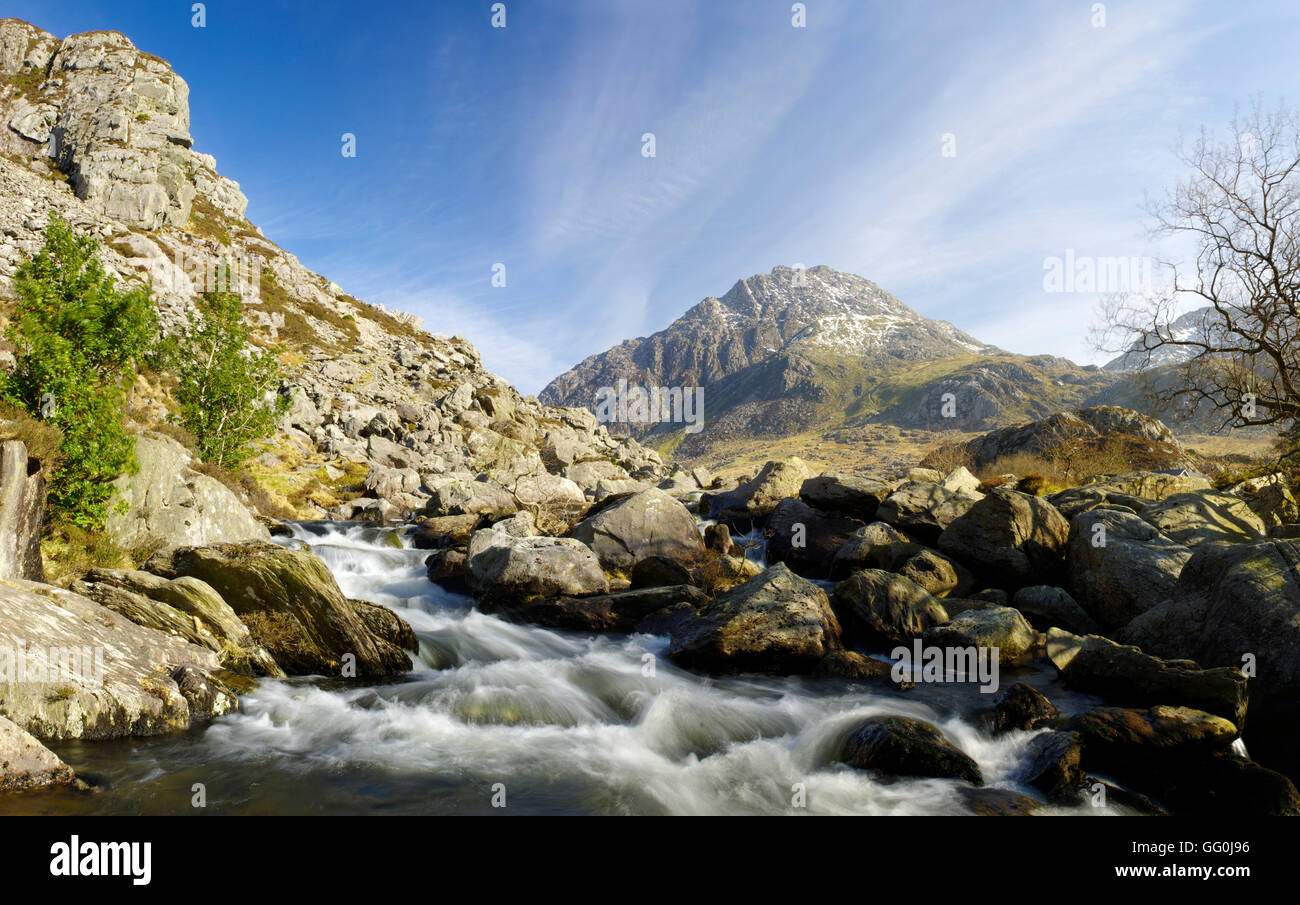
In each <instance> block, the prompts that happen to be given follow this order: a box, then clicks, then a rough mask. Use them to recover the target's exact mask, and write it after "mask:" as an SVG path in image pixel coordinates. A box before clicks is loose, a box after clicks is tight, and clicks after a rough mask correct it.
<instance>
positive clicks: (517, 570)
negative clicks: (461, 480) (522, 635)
mask: <svg viewBox="0 0 1300 905" xmlns="http://www.w3.org/2000/svg"><path fill="white" fill-rule="evenodd" d="M467 565H468V569H469V584H470V587H471V588H472V589H473V590H474V592H475V593H476V594H477V595H479V596H480V597H484V598H500V599H503V600H523V599H525V598H529V597H557V596H585V595H588V594H603V593H605V592H606V591H608V590H609V579H608V578H606V576H605V573H604V571H603V570H602V569H601V567H600V561H599V560H598V559H596V554H594V553H593V552H592V551H591V548H590V547H588V546H587V545H586V544H584V543H583V542H582V541H580V540H575V539H573V538H568V537H516V536H512V535H511V534H509V533H508V532H507V531H504V530H501V529H499V528H495V527H494V528H485V529H483V530H480V531H476V532H475V533H474V536H473V537H472V538H471V539H470V543H469V551H468V562H467Z"/></svg>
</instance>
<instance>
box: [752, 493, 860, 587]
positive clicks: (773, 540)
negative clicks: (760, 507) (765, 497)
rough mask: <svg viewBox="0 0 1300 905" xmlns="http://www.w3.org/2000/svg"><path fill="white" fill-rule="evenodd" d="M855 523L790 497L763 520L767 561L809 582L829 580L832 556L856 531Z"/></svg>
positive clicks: (850, 519)
mask: <svg viewBox="0 0 1300 905" xmlns="http://www.w3.org/2000/svg"><path fill="white" fill-rule="evenodd" d="M861 527H863V524H862V522H860V521H858V520H857V519H853V518H847V517H844V516H837V515H829V514H827V513H825V512H821V511H819V510H817V509H814V508H813V507H811V506H809V505H808V504H807V503H804V502H803V501H802V500H798V499H795V498H793V497H791V498H789V499H784V500H782V501H781V502H780V503H778V504H777V506H776V508H775V509H774V510H772V515H771V516H770V517H769V518H768V520H767V530H766V532H765V533H766V534H767V535H768V540H767V551H766V556H767V561H768V562H770V563H772V562H783V563H785V564H786V565H788V566H789V567H790V568H792V569H794V570H795V571H796V572H799V573H801V574H803V575H807V576H808V577H810V578H829V577H830V571H831V561H832V560H833V559H834V558H835V554H836V553H837V552H838V551H839V549H840V548H841V547H842V546H844V544H845V542H846V541H848V539H849V538H850V537H851V536H852V535H853V533H854V532H855V531H857V529H859V528H861Z"/></svg>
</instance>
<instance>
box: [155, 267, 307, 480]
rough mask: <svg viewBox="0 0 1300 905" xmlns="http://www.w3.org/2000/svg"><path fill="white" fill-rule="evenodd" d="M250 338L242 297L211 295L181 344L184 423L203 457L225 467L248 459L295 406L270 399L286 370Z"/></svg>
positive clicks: (179, 365) (179, 391) (179, 367)
mask: <svg viewBox="0 0 1300 905" xmlns="http://www.w3.org/2000/svg"><path fill="white" fill-rule="evenodd" d="M248 337H249V329H248V326H247V325H246V324H245V323H244V319H243V306H242V305H241V304H240V300H239V296H238V295H236V294H235V293H232V292H209V293H207V294H206V295H204V296H203V299H202V300H201V302H200V303H199V306H198V310H197V312H196V313H195V315H194V316H193V317H192V318H191V320H190V323H189V326H188V327H187V328H186V329H185V330H184V331H182V333H181V335H180V337H179V338H178V339H177V340H176V345H175V360H176V376H177V378H178V380H179V381H180V383H179V386H178V387H177V388H176V399H177V402H178V403H179V404H180V420H181V425H182V426H183V427H184V428H185V429H186V430H188V431H189V432H190V433H192V434H193V435H194V436H195V438H196V439H197V441H198V447H199V453H200V454H201V455H202V456H203V458H204V459H205V460H207V461H208V462H212V463H215V464H216V465H219V466H221V467H222V468H234V467H235V466H237V465H239V464H240V463H241V462H242V461H243V460H244V459H246V458H247V457H248V455H249V452H250V445H251V443H252V441H254V440H257V439H260V438H262V437H265V436H267V435H268V434H271V433H272V432H274V430H275V423H276V421H277V420H278V419H279V417H280V416H281V415H282V414H283V413H284V412H285V410H286V409H287V408H288V405H289V402H288V400H287V399H285V398H284V397H283V396H281V395H278V394H276V395H274V396H273V398H274V401H272V402H268V401H267V397H268V396H272V394H273V393H274V390H275V389H276V387H277V386H278V385H279V382H280V366H279V364H278V363H277V362H276V360H275V358H274V357H273V356H272V355H271V354H270V353H268V352H256V351H254V350H253V349H252V348H251V347H250V346H249V342H248Z"/></svg>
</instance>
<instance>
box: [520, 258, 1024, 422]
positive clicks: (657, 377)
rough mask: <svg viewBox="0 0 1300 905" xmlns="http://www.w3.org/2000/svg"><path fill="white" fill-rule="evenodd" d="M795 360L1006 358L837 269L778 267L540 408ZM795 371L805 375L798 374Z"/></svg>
mask: <svg viewBox="0 0 1300 905" xmlns="http://www.w3.org/2000/svg"><path fill="white" fill-rule="evenodd" d="M792 350H798V351H799V352H805V351H806V352H808V353H816V352H829V353H832V354H844V355H880V356H886V357H888V358H890V359H893V360H895V361H899V362H906V361H923V360H929V359H935V358H943V357H947V356H950V355H953V354H958V353H967V354H970V353H974V354H991V353H995V352H997V351H998V350H997V349H995V348H994V347H992V346H988V345H985V344H983V343H981V342H979V341H978V340H976V339H975V338H973V337H971V336H968V335H966V334H965V333H962V332H961V331H960V330H958V329H957V328H956V327H954V326H953V325H952V324H949V323H945V322H943V321H934V320H930V319H928V318H925V317H922V316H921V315H920V314H918V313H917V312H915V311H913V310H912V309H911V308H909V307H907V306H906V305H904V304H903V303H902V302H900V301H899V300H898V299H896V298H894V296H892V295H890V294H889V293H888V292H885V291H884V290H883V289H881V288H880V287H879V286H877V285H876V284H875V283H872V282H871V281H869V280H865V279H863V278H862V277H859V276H854V275H853V274H848V273H839V272H838V271H835V270H832V269H831V268H829V267H813V268H810V269H808V270H806V271H804V270H796V269H794V268H790V267H782V266H778V267H775V268H773V269H772V272H771V273H770V274H764V273H760V274H756V275H755V276H752V277H749V278H748V279H743V280H739V281H738V282H737V283H736V285H735V286H733V287H731V289H730V290H729V291H728V292H727V293H726V294H725V295H723V296H722V297H721V298H713V297H712V296H710V297H709V298H706V299H704V300H703V301H702V302H700V303H699V304H698V305H696V306H695V307H693V308H691V309H690V310H689V311H687V312H686V313H685V314H683V315H682V316H681V317H680V318H678V319H677V320H676V321H674V322H673V323H672V324H670V325H669V326H668V327H667V328H666V329H664V330H661V331H659V332H658V333H655V334H653V335H652V336H648V337H642V338H639V339H629V340H626V341H624V342H623V343H621V344H619V345H618V346H615V347H614V348H613V349H610V350H609V351H607V352H602V353H600V354H599V355H593V356H591V357H590V358H587V359H586V360H585V361H583V362H582V363H581V364H579V365H577V366H576V367H574V368H573V369H571V370H569V371H567V372H565V373H564V374H561V375H560V376H559V377H557V378H555V380H553V381H551V383H550V384H549V385H547V387H546V388H545V389H543V390H542V392H541V394H540V398H541V399H542V400H544V401H546V402H551V403H554V404H557V405H560V404H562V405H585V406H590V405H591V404H592V400H593V399H594V397H595V394H596V390H597V389H598V388H600V387H613V386H615V385H616V384H617V382H618V381H619V380H620V379H622V380H626V381H627V382H628V383H632V384H638V385H641V386H682V387H685V386H705V387H708V386H711V385H713V384H715V383H717V382H718V381H720V380H723V379H724V378H726V377H729V376H731V375H733V374H737V373H739V372H741V371H743V370H745V369H747V368H752V367H754V366H758V365H764V364H766V363H768V362H771V361H772V360H773V359H774V358H780V357H781V356H782V355H784V354H788V353H790V352H791V351H792ZM795 370H797V368H796V369H795Z"/></svg>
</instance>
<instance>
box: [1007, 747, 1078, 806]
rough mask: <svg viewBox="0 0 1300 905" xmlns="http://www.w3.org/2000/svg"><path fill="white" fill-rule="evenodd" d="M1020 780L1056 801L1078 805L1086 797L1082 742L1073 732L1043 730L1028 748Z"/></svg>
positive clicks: (1050, 799)
mask: <svg viewBox="0 0 1300 905" xmlns="http://www.w3.org/2000/svg"><path fill="white" fill-rule="evenodd" d="M1024 762H1025V766H1024V767H1023V769H1022V772H1021V774H1020V778H1021V781H1022V782H1024V783H1025V784H1026V785H1028V786H1033V787H1034V788H1035V789H1038V791H1040V792H1042V793H1043V794H1044V795H1045V796H1047V800H1048V801H1050V802H1053V803H1055V804H1075V803H1077V802H1078V801H1079V800H1080V799H1081V798H1082V797H1083V796H1084V790H1085V786H1086V783H1087V775H1086V774H1085V773H1084V770H1083V745H1082V744H1081V742H1080V741H1079V736H1078V734H1076V733H1074V732H1044V733H1043V734H1041V735H1036V736H1034V738H1033V739H1031V740H1030V742H1029V747H1028V748H1027V749H1026V750H1025V755H1024Z"/></svg>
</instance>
